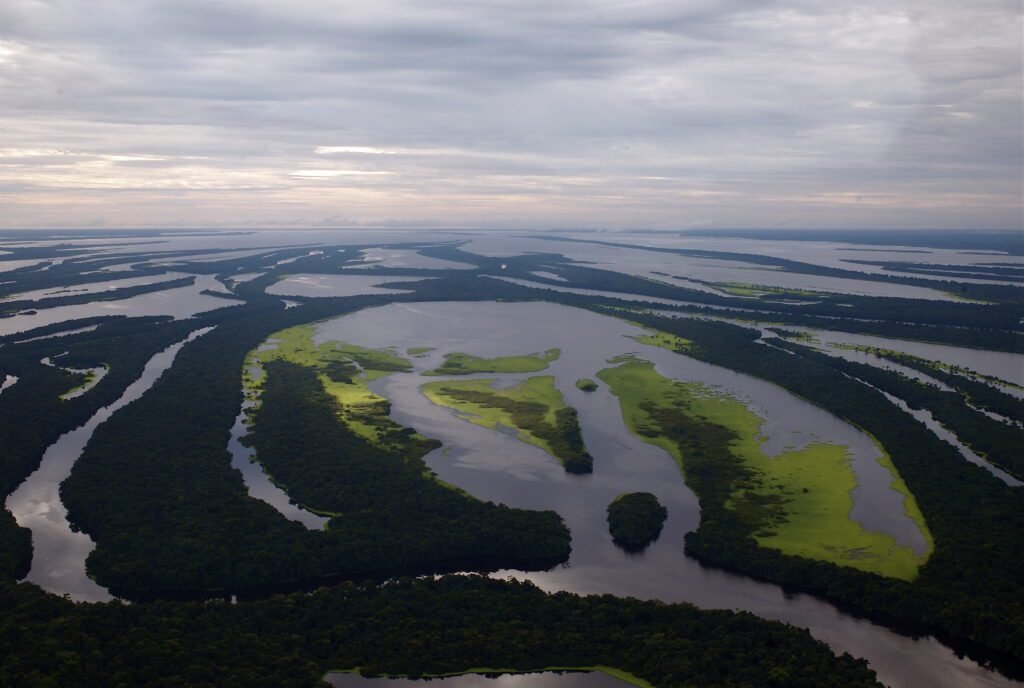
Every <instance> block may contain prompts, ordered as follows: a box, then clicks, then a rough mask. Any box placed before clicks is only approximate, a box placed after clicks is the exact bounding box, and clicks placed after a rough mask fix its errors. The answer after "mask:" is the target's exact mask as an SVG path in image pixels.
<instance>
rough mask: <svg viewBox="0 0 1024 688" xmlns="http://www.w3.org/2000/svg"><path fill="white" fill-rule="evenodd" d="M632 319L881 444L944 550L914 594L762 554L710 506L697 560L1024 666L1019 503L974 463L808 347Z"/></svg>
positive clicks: (697, 540) (881, 581)
mask: <svg viewBox="0 0 1024 688" xmlns="http://www.w3.org/2000/svg"><path fill="white" fill-rule="evenodd" d="M597 310H598V311H599V312H600V311H601V309H597ZM608 313H609V314H611V313H613V311H608ZM630 319H631V320H634V321H636V322H638V323H639V324H641V325H643V326H645V327H651V328H654V329H659V330H663V331H665V332H669V333H671V334H675V335H678V336H680V337H684V338H686V339H690V340H691V341H693V342H694V344H695V345H694V346H692V347H691V348H690V349H688V350H687V352H686V354H687V355H689V356H692V357H694V358H698V359H700V360H703V361H706V362H708V363H712V364H715V365H719V366H723V367H727V368H730V369H733V370H737V371H739V372H743V373H747V374H749V375H753V376H755V377H759V378H762V379H765V380H768V381H771V382H774V383H776V384H778V385H780V386H781V387H783V388H785V389H787V390H789V391H790V392H792V393H794V394H797V395H799V396H801V397H803V398H805V399H808V400H809V401H811V402H812V403H814V404H817V405H818V406H821V407H822V408H824V409H826V410H828V411H829V412H830V413H833V414H835V415H836V416H838V417H840V418H845V419H847V420H848V421H850V422H852V423H854V424H856V425H858V426H860V427H862V428H864V429H865V430H866V431H867V432H869V433H871V434H872V435H873V436H874V437H876V438H877V439H878V440H879V441H880V442H881V443H882V445H883V446H884V447H885V448H886V450H887V451H888V453H889V454H890V455H891V457H892V461H893V464H894V465H895V466H896V468H897V470H898V471H899V473H900V476H901V477H902V478H903V479H904V481H905V482H906V484H907V486H908V488H909V489H910V491H911V493H912V494H913V495H914V497H915V498H916V500H917V503H918V505H919V506H920V508H921V511H922V512H923V514H924V516H925V520H926V522H927V523H928V526H929V528H930V530H931V532H932V535H933V537H934V541H935V551H934V552H933V554H932V556H931V558H930V559H929V560H928V562H927V563H926V564H925V565H924V566H923V567H922V568H921V570H920V574H919V576H918V578H917V579H916V580H915V581H914V582H913V583H911V584H908V583H903V582H901V581H897V580H892V579H886V578H882V577H881V576H875V575H872V574H867V573H862V572H859V571H857V570H855V569H851V568H844V567H838V566H833V565H831V564H827V563H825V562H818V561H811V560H808V559H803V558H799V557H789V556H785V555H782V554H780V553H778V552H775V551H773V550H769V549H766V548H761V547H758V546H757V545H756V543H755V542H754V540H753V539H751V538H749V537H747V535H746V533H745V532H744V530H742V529H740V528H736V527H734V526H733V525H730V522H729V521H728V520H723V519H719V518H716V519H714V520H712V519H710V518H708V517H707V516H706V515H705V514H706V513H707V512H706V505H705V499H704V498H703V497H702V498H701V510H702V515H704V516H702V520H701V525H700V527H699V528H698V529H697V530H696V531H695V532H692V533H689V534H687V536H686V549H687V552H688V553H690V554H692V555H693V556H696V557H697V558H698V559H700V560H701V561H702V562H704V563H707V564H711V565H716V566H721V567H723V568H727V569H730V570H733V571H738V572H740V573H744V574H747V575H751V576H754V577H756V578H761V579H764V580H768V581H772V582H776V583H780V584H783V585H787V586H792V587H794V588H797V589H802V590H807V591H810V592H813V593H816V594H819V595H823V596H825V597H827V598H829V599H831V600H834V601H837V602H839V603H841V604H843V605H845V606H847V607H850V608H853V609H855V610H858V611H859V612H860V613H863V614H867V615H870V616H872V617H874V618H877V619H880V620H884V621H886V622H888V623H889V624H895V625H906V626H909V627H914V626H915V625H916V626H917V627H922V628H928V629H930V630H932V631H937V632H939V633H940V634H945V635H948V636H951V637H953V638H957V639H961V640H968V641H971V642H974V643H977V644H980V645H982V646H984V647H986V648H989V649H992V650H996V651H998V652H1002V653H1006V654H1007V655H1010V656H1013V657H1016V658H1017V660H1020V659H1024V651H1022V648H1024V569H1022V567H1021V559H1020V552H1022V551H1024V509H1022V506H1024V504H1022V497H1021V494H1020V492H1019V491H1017V490H1015V489H1013V488H1011V487H1008V486H1007V485H1005V484H1004V483H1002V482H1001V481H999V480H998V479H996V478H995V477H993V476H992V475H991V474H989V473H988V472H987V471H985V470H984V469H982V468H980V467H978V466H975V465H973V464H970V463H968V462H967V461H965V460H964V459H963V457H961V456H960V454H959V452H957V450H956V449H954V448H953V447H952V446H951V445H949V444H947V443H945V442H943V441H942V440H940V439H939V438H937V437H936V436H935V435H934V434H933V433H932V432H931V431H929V430H928V429H927V428H926V427H925V426H924V425H922V424H921V423H918V422H917V421H916V420H915V419H914V418H913V417H912V416H910V415H909V414H906V413H904V412H902V411H901V410H899V409H898V408H896V407H895V406H893V405H892V404H891V403H890V402H889V401H888V400H886V398H885V397H884V396H883V395H882V394H881V393H880V392H878V391H876V390H874V389H872V388H871V387H869V386H867V385H865V384H864V383H861V382H858V381H856V380H854V379H851V378H849V377H846V376H844V375H842V374H840V373H839V371H838V370H836V369H835V368H834V367H833V366H832V365H831V361H823V360H820V359H819V358H818V357H816V356H813V355H805V352H804V351H799V350H798V349H797V347H796V345H792V344H790V345H789V348H790V349H791V350H793V351H794V353H792V354H791V353H788V352H786V351H783V350H780V349H777V348H773V347H769V346H764V345H763V344H758V343H757V342H756V341H755V340H756V338H757V336H758V335H757V333H756V332H751V331H750V330H747V329H744V328H741V327H738V326H734V325H729V324H726V323H720V322H709V321H702V320H696V319H682V318H665V317H658V316H653V315H644V314H631V315H630ZM806 353H813V352H806ZM688 460H689V459H688ZM688 465H689V464H688ZM689 475H690V472H689V471H688V476H689ZM709 477H711V478H714V476H713V475H711V476H709ZM709 493H710V492H709ZM707 506H708V507H710V506H711V503H708V504H707Z"/></svg>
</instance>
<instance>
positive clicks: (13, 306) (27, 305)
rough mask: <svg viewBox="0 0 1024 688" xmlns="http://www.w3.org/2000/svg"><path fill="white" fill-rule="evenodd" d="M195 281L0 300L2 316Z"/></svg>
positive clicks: (112, 298) (176, 286)
mask: <svg viewBox="0 0 1024 688" xmlns="http://www.w3.org/2000/svg"><path fill="white" fill-rule="evenodd" d="M108 279H109V276H108ZM195 281H196V278H195V277H182V278H181V279H175V280H168V281H166V282H156V283H154V284H140V285H138V286H135V287H123V288H121V289H112V290H110V291H101V292H97V293H95V294H69V295H67V296H51V297H48V298H45V299H37V300H35V301H4V302H0V317H3V314H5V313H6V314H14V313H17V312H18V311H21V310H26V309H35V308H55V307H57V306H74V305H77V304H81V303H93V302H96V301H116V300H118V299H127V298H130V297H132V296H140V295H142V294H151V293H153V292H156V291H165V290H167V289H176V288H178V287H188V286H191V285H192V284H194V283H195Z"/></svg>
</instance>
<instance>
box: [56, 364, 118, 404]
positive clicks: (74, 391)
mask: <svg viewBox="0 0 1024 688" xmlns="http://www.w3.org/2000/svg"><path fill="white" fill-rule="evenodd" d="M108 372H110V366H108V365H107V364H106V363H103V364H101V365H100V366H99V368H86V369H85V370H84V371H80V373H81V375H83V376H84V378H85V379H84V381H83V382H82V384H80V385H78V386H76V387H73V388H71V389H69V390H68V391H66V392H64V393H63V394H61V395H60V400H61V401H68V400H69V399H74V398H76V397H80V396H82V395H83V394H85V393H86V392H88V391H89V390H91V389H92V388H93V387H95V386H96V385H97V384H99V381H100V380H102V379H103V377H104V376H105V375H106V374H107V373H108Z"/></svg>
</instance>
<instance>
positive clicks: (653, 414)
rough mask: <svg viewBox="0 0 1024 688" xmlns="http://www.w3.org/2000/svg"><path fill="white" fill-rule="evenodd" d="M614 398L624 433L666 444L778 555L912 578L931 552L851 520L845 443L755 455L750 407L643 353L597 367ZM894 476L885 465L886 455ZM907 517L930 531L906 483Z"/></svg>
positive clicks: (704, 491) (689, 476)
mask: <svg viewBox="0 0 1024 688" xmlns="http://www.w3.org/2000/svg"><path fill="white" fill-rule="evenodd" d="M598 377H599V378H600V379H601V380H603V381H604V382H605V383H606V384H607V385H608V386H609V388H610V389H611V391H612V394H614V395H616V396H617V397H618V398H619V402H620V404H621V406H622V413H623V418H624V420H625V422H626V425H627V427H628V428H629V430H630V431H631V432H632V433H634V434H635V435H637V436H638V437H640V438H641V439H643V440H644V441H646V442H648V443H651V444H655V445H657V446H660V447H662V448H663V449H665V450H666V451H668V452H669V454H671V455H672V457H673V458H674V459H675V460H676V462H677V463H678V464H679V466H680V468H681V469H683V473H684V476H685V478H686V481H687V484H688V485H690V486H691V487H692V488H693V489H694V491H695V492H697V494H698V497H700V498H701V506H702V518H709V517H712V514H713V513H714V512H712V514H709V513H708V510H707V508H706V507H705V502H706V501H707V502H713V503H714V504H715V506H716V507H717V509H718V510H724V511H728V512H729V514H730V516H731V518H733V519H735V520H736V521H738V522H739V523H741V524H743V526H744V528H745V530H746V531H747V532H748V533H749V536H750V537H752V538H753V539H754V540H755V541H756V542H757V544H758V545H760V546H762V547H768V548H772V549H776V550H779V551H780V552H783V553H784V554H789V555H795V556H800V557H805V558H808V559H817V560H821V561H827V562H831V563H834V564H837V565H840V566H848V567H852V568H856V569H860V570H862V571H868V572H872V573H877V574H879V575H883V576H887V577H891V578H898V579H902V580H907V581H910V580H913V579H914V578H915V577H916V576H917V572H918V569H919V567H920V566H921V565H922V564H923V563H924V562H925V561H927V559H928V556H929V554H930V552H931V546H930V545H929V550H928V552H927V553H926V554H925V555H923V556H917V555H916V554H914V552H913V551H912V550H910V549H909V548H907V547H902V546H900V545H898V544H897V542H896V540H895V539H894V538H893V537H892V536H890V535H887V534H883V533H875V532H870V531H867V530H865V529H864V528H863V526H861V525H860V524H859V523H857V522H856V521H854V520H853V519H852V518H850V510H851V509H852V508H853V497H852V496H851V494H850V493H851V492H852V490H853V488H854V487H855V486H856V477H855V475H854V473H853V469H852V468H851V466H850V464H849V456H848V455H847V452H846V449H845V448H844V447H842V446H839V445H835V444H828V443H823V442H818V443H814V444H811V445H808V446H807V447H804V448H802V449H797V450H790V451H786V452H783V453H782V454H780V455H779V456H774V457H769V456H766V455H765V454H763V453H762V452H761V449H760V446H761V444H762V443H763V441H764V440H763V438H760V437H759V431H760V428H761V424H762V419H761V418H760V417H759V416H757V415H756V414H755V413H753V412H752V411H751V410H750V409H749V408H748V407H747V405H746V404H744V403H743V402H742V401H740V400H738V399H735V398H733V397H731V396H729V395H727V394H725V393H722V392H719V391H716V390H714V389H712V388H709V387H707V386H705V385H702V384H700V383H694V382H690V383H682V382H677V381H674V380H670V379H668V378H665V377H663V376H661V375H660V374H658V373H657V372H656V371H655V369H654V366H653V365H652V364H651V363H649V362H647V361H644V360H641V359H636V358H633V359H628V360H625V361H624V362H622V363H621V364H620V365H618V366H617V367H614V368H607V369H605V370H602V371H601V372H600V373H598ZM882 460H883V462H885V463H886V464H887V465H886V468H889V470H890V473H892V474H893V475H894V476H895V475H896V471H895V468H890V466H891V462H890V461H888V458H887V457H885V458H883V459H882ZM893 482H894V487H896V488H897V489H900V491H901V492H903V493H904V494H905V495H907V506H908V515H909V516H911V518H913V519H914V521H915V523H917V525H918V527H919V528H920V529H921V532H922V533H923V534H924V535H925V537H926V539H927V540H928V541H929V543H930V542H931V536H930V534H929V532H928V530H927V527H926V526H925V523H924V520H923V517H922V516H921V515H920V511H919V510H918V509H917V508H916V506H914V503H913V500H912V498H911V497H910V496H909V493H908V492H907V489H906V486H905V485H903V483H902V481H899V479H898V477H894V481H893Z"/></svg>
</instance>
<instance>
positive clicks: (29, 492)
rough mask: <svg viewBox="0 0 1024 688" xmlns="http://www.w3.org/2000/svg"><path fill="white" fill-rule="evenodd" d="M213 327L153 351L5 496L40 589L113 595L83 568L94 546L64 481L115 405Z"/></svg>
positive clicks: (80, 597) (85, 597) (142, 388)
mask: <svg viewBox="0 0 1024 688" xmlns="http://www.w3.org/2000/svg"><path fill="white" fill-rule="evenodd" d="M212 329H213V328H210V327H208V328H203V329H201V330H196V331H195V332H193V333H192V334H190V335H189V336H188V338H186V339H185V340H184V341H181V342H179V343H177V344H174V345H172V346H170V347H168V348H166V349H164V350H163V351H161V352H160V353H158V354H156V355H155V356H153V358H151V359H150V360H149V362H147V363H146V366H145V368H144V369H143V371H142V375H141V377H140V378H139V379H138V380H136V381H135V382H133V383H132V384H130V385H128V387H127V389H125V391H124V393H123V394H122V395H121V398H120V399H118V400H117V401H115V402H114V403H113V404H111V405H110V406H106V407H104V408H102V409H100V410H99V411H97V412H96V413H95V414H94V415H93V416H92V418H90V419H89V420H88V421H87V422H86V423H85V425H83V426H81V427H80V428H76V429H75V430H72V431H71V432H68V433H65V434H63V435H61V436H60V439H58V440H57V441H56V442H54V443H53V444H51V445H50V446H49V447H48V448H47V450H46V452H45V453H44V454H43V459H42V463H41V464H40V466H39V468H38V469H36V471H35V472H34V473H32V475H30V476H29V477H28V478H27V479H26V480H25V482H23V483H22V484H21V485H20V486H19V487H18V489H17V490H15V491H14V492H13V493H11V495H10V496H9V497H8V498H7V502H6V507H7V510H8V511H10V512H11V513H12V514H13V515H14V518H15V520H17V522H18V525H20V526H21V527H23V528H28V529H29V530H31V531H32V568H31V570H30V571H29V573H28V576H27V577H26V580H29V581H31V582H33V583H35V584H37V585H38V586H39V587H41V588H43V589H44V590H48V591H50V592H52V593H55V594H58V595H67V596H69V597H70V598H71V599H73V600H76V601H80V602H103V601H107V600H110V599H112V598H111V595H110V593H109V592H107V589H106V588H104V587H102V586H100V585H99V584H97V583H96V582H95V581H94V580H93V579H92V578H90V577H89V576H88V575H87V574H86V572H85V560H86V558H87V557H88V556H89V554H90V553H91V552H92V551H93V549H95V548H96V544H95V543H94V542H93V541H92V539H91V538H90V537H89V536H88V535H87V534H85V533H83V532H81V531H75V530H72V528H71V524H70V523H68V518H67V509H65V507H64V503H63V502H62V501H61V498H60V484H61V483H62V482H64V481H65V480H66V479H67V478H68V476H69V475H71V469H72V467H73V466H74V465H75V461H77V460H78V457H79V456H81V454H82V451H83V450H84V449H85V445H86V444H87V443H88V442H89V440H90V438H92V435H93V433H94V432H95V431H96V428H98V427H99V426H100V424H102V423H103V422H104V421H106V420H107V419H108V418H110V417H111V416H112V415H114V413H116V412H117V411H118V410H120V409H122V408H124V407H125V406H127V405H128V404H130V403H131V402H133V401H135V400H136V399H138V398H139V397H141V396H142V395H143V394H144V393H145V392H146V391H147V390H148V389H149V388H150V387H152V386H153V383H154V382H156V380H157V379H158V378H159V377H160V376H161V375H162V374H163V373H164V371H165V370H167V369H168V368H170V367H171V364H172V363H173V362H174V357H175V356H177V354H178V351H180V350H181V348H182V347H183V346H185V344H187V343H188V342H190V341H193V340H194V339H196V338H197V337H200V336H202V335H204V334H206V333H207V332H209V331H210V330H212Z"/></svg>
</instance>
